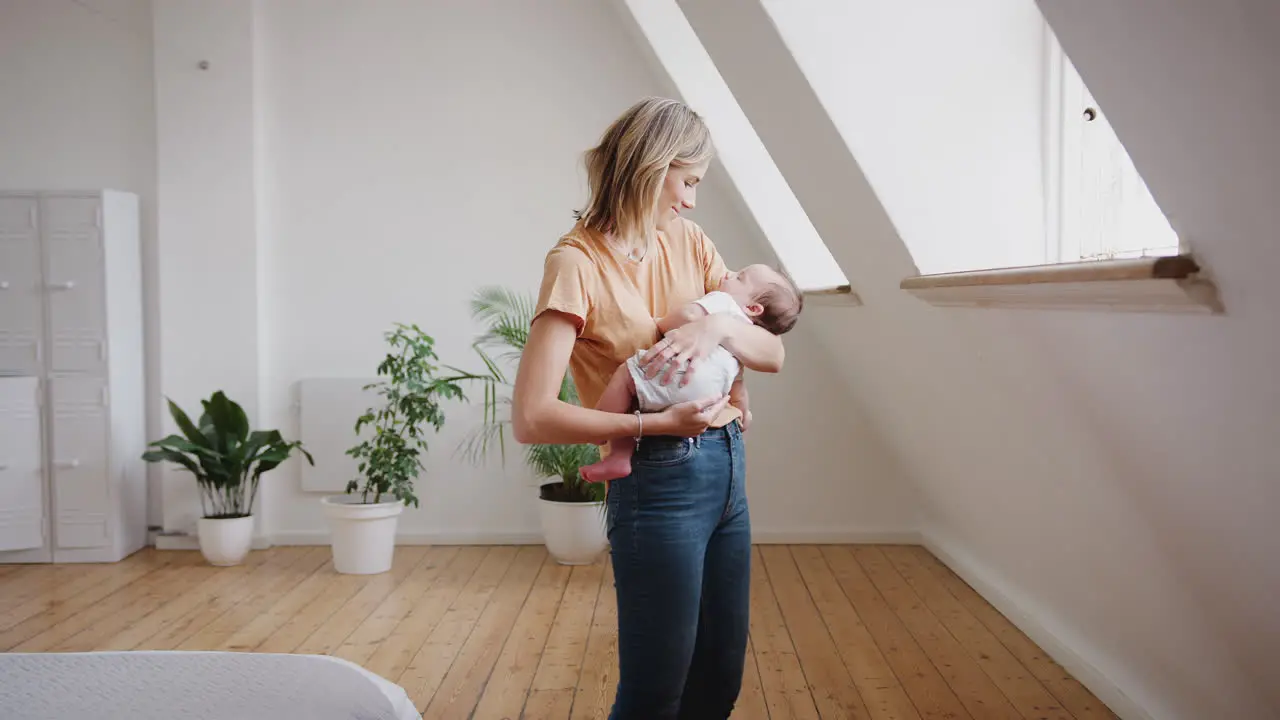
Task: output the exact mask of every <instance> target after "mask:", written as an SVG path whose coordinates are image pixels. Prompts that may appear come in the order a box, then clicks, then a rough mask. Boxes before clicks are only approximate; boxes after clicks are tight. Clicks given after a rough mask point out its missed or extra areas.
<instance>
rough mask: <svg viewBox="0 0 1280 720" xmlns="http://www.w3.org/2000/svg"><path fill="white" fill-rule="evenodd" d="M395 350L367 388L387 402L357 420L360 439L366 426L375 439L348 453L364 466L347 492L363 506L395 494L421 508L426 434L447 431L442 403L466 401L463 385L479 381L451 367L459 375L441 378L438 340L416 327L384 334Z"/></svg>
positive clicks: (400, 326) (397, 328)
mask: <svg viewBox="0 0 1280 720" xmlns="http://www.w3.org/2000/svg"><path fill="white" fill-rule="evenodd" d="M385 338H386V340H387V343H388V344H389V345H390V346H391V349H390V350H389V351H388V352H387V355H386V357H385V358H383V360H382V362H381V363H379V365H378V375H379V376H382V377H384V378H385V379H384V380H381V381H379V382H376V383H370V384H369V385H366V386H365V389H366V390H369V389H375V388H376V389H377V393H378V395H380V396H381V397H382V398H383V402H382V404H381V406H379V407H371V408H369V409H368V410H367V411H365V413H364V414H363V415H361V416H360V417H359V419H357V420H356V424H355V431H356V434H357V435H358V434H359V433H360V431H361V430H362V429H364V428H365V426H369V427H371V428H372V430H373V435H372V437H369V438H368V439H366V440H364V441H362V442H360V443H359V444H358V445H356V446H354V447H352V448H351V449H349V450H347V453H346V454H347V455H350V456H351V457H354V458H356V459H357V460H359V461H360V465H359V468H360V474H361V478H362V479H363V484H362V483H361V482H360V481H359V480H351V481H350V482H349V483H347V492H348V493H353V492H356V491H357V490H358V491H359V492H360V502H361V503H369V502H370V496H372V502H374V503H378V502H382V496H383V495H387V494H389V495H391V496H392V497H394V498H395V499H396V500H398V501H400V502H402V503H404V504H405V505H413V506H414V507H417V506H418V496H417V495H415V494H414V487H413V483H414V480H415V479H417V477H418V475H419V473H420V472H421V471H422V470H423V469H425V468H424V466H423V464H422V455H423V454H424V453H425V452H426V451H427V449H428V446H427V439H426V434H425V429H426V427H427V426H428V425H429V426H431V427H432V428H434V429H435V430H436V431H439V430H440V428H441V427H443V426H444V420H445V417H444V410H443V409H442V408H441V401H443V400H465V399H466V396H465V395H464V394H463V391H462V387H461V386H460V385H459V384H458V383H459V382H460V381H463V380H469V379H475V378H474V376H472V375H471V374H469V373H463V372H460V371H456V370H455V369H454V368H449V370H450V371H451V372H457V373H458V374H456V375H446V376H441V375H439V372H440V370H441V368H442V366H440V365H437V364H436V361H437V360H438V359H439V358H438V357H437V356H436V352H435V339H434V338H432V337H431V336H430V335H428V334H426V333H425V332H423V331H422V329H421V328H419V327H418V326H417V325H406V324H403V323H396V324H395V326H394V327H393V329H392V330H390V331H388V332H387V333H386V334H385Z"/></svg>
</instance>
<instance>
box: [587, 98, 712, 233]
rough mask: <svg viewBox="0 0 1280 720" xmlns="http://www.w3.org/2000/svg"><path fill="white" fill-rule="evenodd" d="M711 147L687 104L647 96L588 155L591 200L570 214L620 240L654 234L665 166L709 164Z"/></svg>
mask: <svg viewBox="0 0 1280 720" xmlns="http://www.w3.org/2000/svg"><path fill="white" fill-rule="evenodd" d="M714 154H715V148H714V146H713V145H712V143H711V132H710V131H709V130H708V129H707V126H706V123H704V122H703V120H702V118H701V117H700V116H699V115H698V114H697V113H695V112H694V111H693V110H692V109H690V108H689V106H688V105H685V104H684V103H682V102H680V101H678V100H669V99H667V98H657V97H650V98H645V99H643V100H641V101H640V102H637V103H636V104H634V105H632V106H631V107H630V108H628V109H627V110H626V112H624V113H622V115H621V116H620V117H619V118H618V119H617V120H614V121H613V123H612V124H611V125H610V126H609V128H608V129H607V130H605V132H604V135H603V136H602V137H601V138H600V143H599V144H598V145H596V146H595V147H594V148H591V149H590V150H588V151H587V153H586V155H585V157H584V161H585V165H586V169H587V183H588V186H589V188H590V195H589V197H588V200H587V207H586V209H584V210H579V211H577V212H575V213H574V216H575V217H576V218H577V219H578V220H581V221H582V222H583V223H584V224H585V225H586V226H587V227H588V228H590V229H592V230H596V231H598V232H602V233H614V234H616V235H620V236H622V237H627V238H631V237H639V238H648V237H651V236H652V235H653V233H654V222H653V216H654V210H655V207H656V205H657V204H658V196H659V195H660V194H661V192H662V183H663V181H664V180H665V179H666V176H667V169H668V168H670V167H687V166H690V165H697V164H699V163H702V162H706V161H708V160H710V159H711V157H712V156H713V155H714Z"/></svg>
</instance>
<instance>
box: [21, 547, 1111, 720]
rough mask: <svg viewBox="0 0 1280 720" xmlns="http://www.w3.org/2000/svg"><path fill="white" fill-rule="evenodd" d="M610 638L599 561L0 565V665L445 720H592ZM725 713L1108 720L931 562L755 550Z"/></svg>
mask: <svg viewBox="0 0 1280 720" xmlns="http://www.w3.org/2000/svg"><path fill="white" fill-rule="evenodd" d="M616 630H617V603H616V602H615V597H614V591H613V568H612V565H611V564H610V563H609V561H608V559H607V558H604V559H602V561H601V562H599V563H597V564H595V565H585V566H576V567H572V568H570V567H565V566H562V565H558V564H556V563H555V562H554V561H553V560H551V559H550V558H549V557H548V556H547V554H546V551H545V550H544V549H543V548H542V547H541V546H496V547H480V546H468V547H421V546H417V547H411V546H407V547H401V548H398V549H397V551H396V558H395V563H394V565H393V567H392V570H391V572H388V573H384V574H382V575H373V576H356V575H340V574H338V573H336V572H334V570H333V565H332V563H331V562H330V557H329V549H328V548H327V547H282V548H273V549H270V550H262V551H255V552H253V553H251V554H250V556H249V558H248V559H247V560H246V561H245V562H244V563H243V564H241V565H239V566H237V567H232V568H214V567H211V566H209V565H208V564H206V563H205V562H204V561H203V559H202V558H201V557H200V555H199V553H197V552H185V551H157V550H154V549H147V550H144V551H142V552H139V553H137V554H135V555H133V556H132V557H129V558H127V559H125V560H124V561H122V562H119V563H114V564H110V565H78V566H68V565H59V566H50V565H28V566H0V651H5V652H14V651H23V652H26V651H36V652H42V651H59V652H61V651H89V650H152V649H155V650H170V649H183V650H233V651H247V652H293V653H316V654H328V655H335V656H337V657H341V658H344V659H346V660H350V661H352V662H355V663H358V664H360V665H362V666H364V667H366V668H368V669H369V670H371V671H373V672H376V673H378V674H380V675H382V676H384V677H386V678H388V679H390V680H393V681H395V682H397V683H399V684H400V685H401V686H402V687H404V688H405V690H406V692H408V693H409V696H410V697H411V698H412V699H413V701H414V703H415V704H416V705H417V706H418V708H419V710H420V711H422V712H423V714H424V716H425V717H429V718H433V719H436V718H439V719H441V720H450V719H456V720H469V719H470V718H476V719H477V720H480V719H484V718H513V719H514V718H525V719H526V720H534V719H538V718H545V719H547V720H588V719H594V720H603V719H604V718H606V717H607V716H608V714H609V708H610V705H611V704H612V702H613V691H614V686H615V685H616V683H617V680H618V641H617V631H616ZM733 717H734V718H735V720H788V719H795V720H804V719H815V720H816V719H822V720H826V719H828V718H851V719H852V718H858V719H862V718H867V719H870V720H928V719H929V718H948V719H963V718H970V719H972V720H986V719H987V718H1025V719H1027V720H1114V719H1115V715H1114V714H1112V713H1111V712H1110V711H1109V710H1108V709H1107V708H1106V706H1105V705H1103V704H1102V703H1101V702H1100V701H1099V700H1098V699H1097V698H1096V697H1095V696H1094V695H1093V694H1092V693H1090V692H1089V691H1088V690H1087V689H1086V688H1085V687H1084V686H1083V685H1081V684H1080V683H1079V682H1078V681H1076V680H1075V679H1074V678H1073V677H1071V675H1070V674H1068V673H1067V672H1066V671H1065V670H1064V669H1063V668H1062V667H1061V666H1060V665H1058V664H1057V663H1056V662H1054V661H1053V660H1052V659H1051V658H1049V657H1048V656H1047V655H1046V654H1045V653H1044V652H1043V651H1042V650H1041V649H1040V648H1039V647H1037V646H1036V644H1035V643H1033V642H1032V641H1031V640H1030V639H1029V638H1028V637H1027V636H1026V635H1024V634H1023V633H1022V632H1021V631H1019V630H1018V629H1017V628H1016V627H1015V626H1014V625H1013V624H1012V623H1011V622H1009V621H1008V620H1007V619H1006V618H1004V617H1003V616H1002V615H1000V613H999V612H997V611H996V610H995V608H993V607H992V606H991V605H990V604H989V603H987V602H986V601H985V600H983V599H982V597H981V596H980V595H978V593H977V592H975V591H974V590H973V588H971V587H969V586H968V585H967V584H965V582H964V581H963V580H961V579H960V578H959V577H958V576H957V575H955V574H954V573H953V572H951V570H950V569H948V568H947V567H946V566H945V565H943V564H942V563H941V562H939V561H938V560H937V558H935V557H933V556H932V555H930V554H929V553H928V551H926V550H924V549H923V548H920V547H915V546H910V547H908V546H887V545H884V546H864V545H860V546H836V545H824V546H786V545H767V546H760V547H757V548H756V549H755V551H754V553H753V563H752V577H751V638H750V644H749V653H748V658H747V664H746V668H745V676H744V680H743V688H742V694H741V696H740V699H739V702H738V708H737V710H736V711H735V713H734V716H733Z"/></svg>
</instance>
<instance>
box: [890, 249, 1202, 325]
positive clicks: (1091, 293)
mask: <svg viewBox="0 0 1280 720" xmlns="http://www.w3.org/2000/svg"><path fill="white" fill-rule="evenodd" d="M900 287H901V288H902V289H903V290H906V291H907V292H909V293H911V294H912V295H915V296H916V297H918V298H920V299H921V300H924V301H925V302H927V303H929V304H930V305H937V306H940V307H996V308H1024V309H1037V310H1101V311H1111V312H1160V313H1199V314H1220V313H1222V312H1223V311H1224V308H1223V307H1222V304H1221V301H1220V300H1219V298H1218V292H1217V288H1216V287H1214V285H1213V283H1212V282H1211V281H1209V280H1208V279H1206V278H1203V277H1201V276H1200V266H1199V264H1197V263H1196V261H1195V260H1194V259H1192V257H1191V256H1190V255H1173V256H1168V257H1150V258H1137V259H1132V260H1093V261H1088V262H1076V263H1062V264H1055V265H1037V266H1031V267H1016V268H1002V269H998V270H974V271H970V272H957V273H942V274H937V275H916V276H914V277H909V278H907V279H905V280H903V281H902V283H901V285H900Z"/></svg>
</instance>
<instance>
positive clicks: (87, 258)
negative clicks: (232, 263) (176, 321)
mask: <svg viewBox="0 0 1280 720" xmlns="http://www.w3.org/2000/svg"><path fill="white" fill-rule="evenodd" d="M141 262H142V261H141V247H140V238H139V207H138V199H137V197H136V196H134V195H132V194H129V193H121V192H115V191H91V192H27V193H15V192H3V193H0V562H8V563H12V562H50V561H52V562H110V561H115V560H119V559H120V558H123V557H125V556H126V555H129V554H130V553H132V552H134V551H136V550H138V549H139V548H141V547H142V546H143V545H144V544H145V543H146V536H147V528H146V494H147V493H146V468H145V465H144V463H143V462H142V460H141V454H142V452H143V451H144V450H145V443H146V434H145V433H146V428H145V415H144V412H145V411H144V408H145V402H144V398H143V393H144V381H143V372H144V368H143V346H142V343H143V335H142V269H141Z"/></svg>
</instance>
